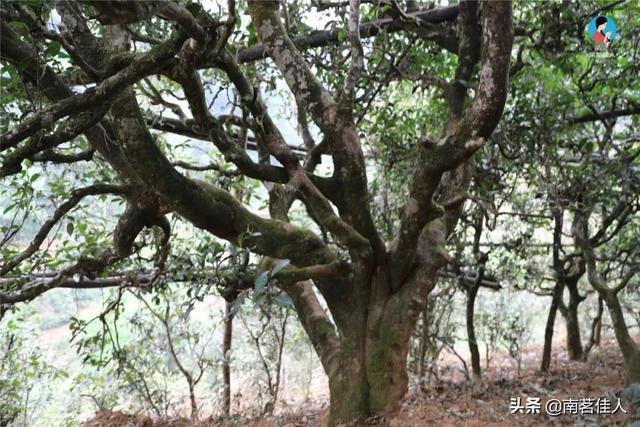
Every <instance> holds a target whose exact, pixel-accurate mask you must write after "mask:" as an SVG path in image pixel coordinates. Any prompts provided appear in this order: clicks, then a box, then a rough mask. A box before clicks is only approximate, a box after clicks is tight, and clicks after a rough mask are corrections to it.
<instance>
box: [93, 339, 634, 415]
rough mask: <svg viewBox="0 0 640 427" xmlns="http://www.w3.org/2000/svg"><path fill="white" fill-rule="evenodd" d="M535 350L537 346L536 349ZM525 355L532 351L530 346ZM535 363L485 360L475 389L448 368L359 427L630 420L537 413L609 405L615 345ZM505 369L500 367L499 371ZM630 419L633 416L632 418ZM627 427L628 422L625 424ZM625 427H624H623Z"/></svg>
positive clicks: (619, 372)
mask: <svg viewBox="0 0 640 427" xmlns="http://www.w3.org/2000/svg"><path fill="white" fill-rule="evenodd" d="M536 350H538V349H536ZM532 352H533V349H532ZM534 360H535V362H536V363H537V358H534V357H529V358H525V363H524V364H523V369H522V372H523V373H522V375H521V376H520V377H517V376H516V375H515V374H514V373H513V372H514V370H513V366H512V363H511V361H510V360H508V358H506V357H504V356H500V357H496V359H494V360H493V361H492V364H493V366H494V368H492V369H489V370H488V371H487V372H486V373H485V380H484V382H483V383H481V384H477V383H476V384H473V383H470V382H468V381H460V380H454V378H456V377H457V376H458V375H454V372H455V371H457V370H458V368H457V367H456V368H455V369H450V370H449V371H450V372H451V373H450V375H449V378H444V377H443V376H441V378H440V381H439V382H438V383H437V384H433V385H425V386H422V387H413V389H412V390H411V391H410V392H409V393H408V395H407V397H406V399H405V402H404V403H403V406H402V409H401V410H400V411H399V413H398V414H397V415H396V416H394V417H391V418H388V419H380V418H376V419H370V420H366V421H365V422H362V423H360V425H380V426H390V427H411V426H416V427H417V426H470V427H474V426H476V427H484V426H505V427H507V426H549V425H578V426H589V425H597V426H622V425H625V424H626V423H629V422H630V421H631V420H633V419H640V418H638V417H639V416H640V408H631V407H629V403H627V402H623V407H624V408H625V410H627V412H628V413H627V414H625V413H623V412H622V411H618V412H617V413H616V414H613V415H562V416H557V417H552V416H550V415H547V414H545V413H544V412H545V411H544V405H545V403H546V402H547V400H549V399H551V398H553V399H559V400H562V399H580V398H593V399H597V398H608V399H609V400H611V402H612V405H613V406H612V408H614V407H615V406H616V402H617V397H618V396H619V393H620V391H621V390H622V388H623V387H624V371H623V366H622V360H621V358H620V355H619V352H618V349H617V346H616V345H615V342H607V343H606V344H605V345H604V346H603V347H601V348H595V349H594V350H593V352H592V354H591V356H590V358H589V361H588V362H586V363H580V362H572V361H568V360H567V359H566V355H565V354H564V352H562V351H558V352H556V353H555V354H554V359H553V363H552V371H551V372H550V373H549V374H547V375H542V374H540V373H539V372H538V370H537V364H534V363H533V362H534ZM506 368H508V369H506ZM517 397H520V398H521V399H522V402H523V403H524V402H526V400H527V397H532V398H540V400H541V404H542V411H541V412H542V414H510V411H509V402H510V398H517ZM634 414H635V415H634ZM327 415H328V409H327V404H326V402H316V403H310V404H306V405H303V406H301V407H299V408H297V409H296V410H295V411H294V412H288V413H284V414H280V415H277V416H273V417H269V418H253V419H246V418H242V416H241V415H237V416H235V417H233V419H229V420H221V419H208V420H206V421H202V422H199V423H189V422H188V421H187V420H184V419H181V420H173V421H158V420H152V419H151V418H149V417H141V416H137V417H135V416H128V415H125V414H123V413H122V412H109V411H100V412H98V413H96V415H95V417H94V418H93V419H91V420H90V421H88V422H87V423H85V424H84V427H120V426H136V427H138V426H139V427H165V426H167V427H168V426H175V427H205V426H206V427H209V426H212V427H213V426H216V427H218V426H220V427H222V426H225V427H226V426H250V427H272V426H273V427H275V426H324V425H326V421H327ZM629 424H630V423H629ZM629 424H628V425H629Z"/></svg>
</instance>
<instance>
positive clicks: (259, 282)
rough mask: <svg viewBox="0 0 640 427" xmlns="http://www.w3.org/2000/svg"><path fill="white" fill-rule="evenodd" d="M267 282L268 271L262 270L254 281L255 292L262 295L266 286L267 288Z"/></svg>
mask: <svg viewBox="0 0 640 427" xmlns="http://www.w3.org/2000/svg"><path fill="white" fill-rule="evenodd" d="M268 282H269V272H268V271H263V272H262V273H260V275H259V276H258V277H257V278H256V282H255V290H256V294H258V295H262V294H263V293H264V292H265V290H266V288H267V283H268Z"/></svg>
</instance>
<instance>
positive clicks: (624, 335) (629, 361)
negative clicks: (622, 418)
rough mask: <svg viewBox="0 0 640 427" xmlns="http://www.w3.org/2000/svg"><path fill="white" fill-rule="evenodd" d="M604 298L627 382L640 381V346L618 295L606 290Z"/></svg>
mask: <svg viewBox="0 0 640 427" xmlns="http://www.w3.org/2000/svg"><path fill="white" fill-rule="evenodd" d="M603 299H604V302H605V303H606V304H607V308H608V309H609V316H611V323H612V325H613V331H614V333H615V336H616V340H617V341H618V345H619V346H620V350H621V351H622V358H623V360H624V369H625V373H626V382H627V384H632V383H640V348H639V347H638V345H637V344H636V343H635V341H633V339H632V338H631V335H629V329H628V327H627V324H626V321H625V319H624V313H623V311H622V306H621V305H620V300H619V299H618V295H617V294H616V293H615V292H613V291H611V290H609V291H606V292H604V295H603Z"/></svg>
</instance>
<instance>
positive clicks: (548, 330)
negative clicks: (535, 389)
mask: <svg viewBox="0 0 640 427" xmlns="http://www.w3.org/2000/svg"><path fill="white" fill-rule="evenodd" d="M563 291H564V284H563V283H562V282H560V281H557V282H556V284H555V286H554V288H553V295H552V298H551V305H550V306H549V315H548V316H547V325H546V327H545V329H544V348H543V349H542V363H541V364H540V371H542V372H549V366H550V365H551V349H552V346H553V327H554V326H555V323H556V315H557V313H558V308H559V307H560V302H561V301H562V292H563Z"/></svg>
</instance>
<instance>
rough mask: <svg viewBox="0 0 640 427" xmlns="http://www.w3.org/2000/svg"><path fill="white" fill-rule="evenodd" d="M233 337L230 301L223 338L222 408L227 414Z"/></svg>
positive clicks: (225, 316) (225, 307) (227, 302)
mask: <svg viewBox="0 0 640 427" xmlns="http://www.w3.org/2000/svg"><path fill="white" fill-rule="evenodd" d="M232 337H233V311H232V305H231V303H230V302H229V301H225V304H224V337H223V340H222V352H223V354H222V357H223V359H222V382H223V384H224V389H223V390H222V410H223V412H224V415H225V416H227V417H228V416H229V415H231V346H232Z"/></svg>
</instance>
